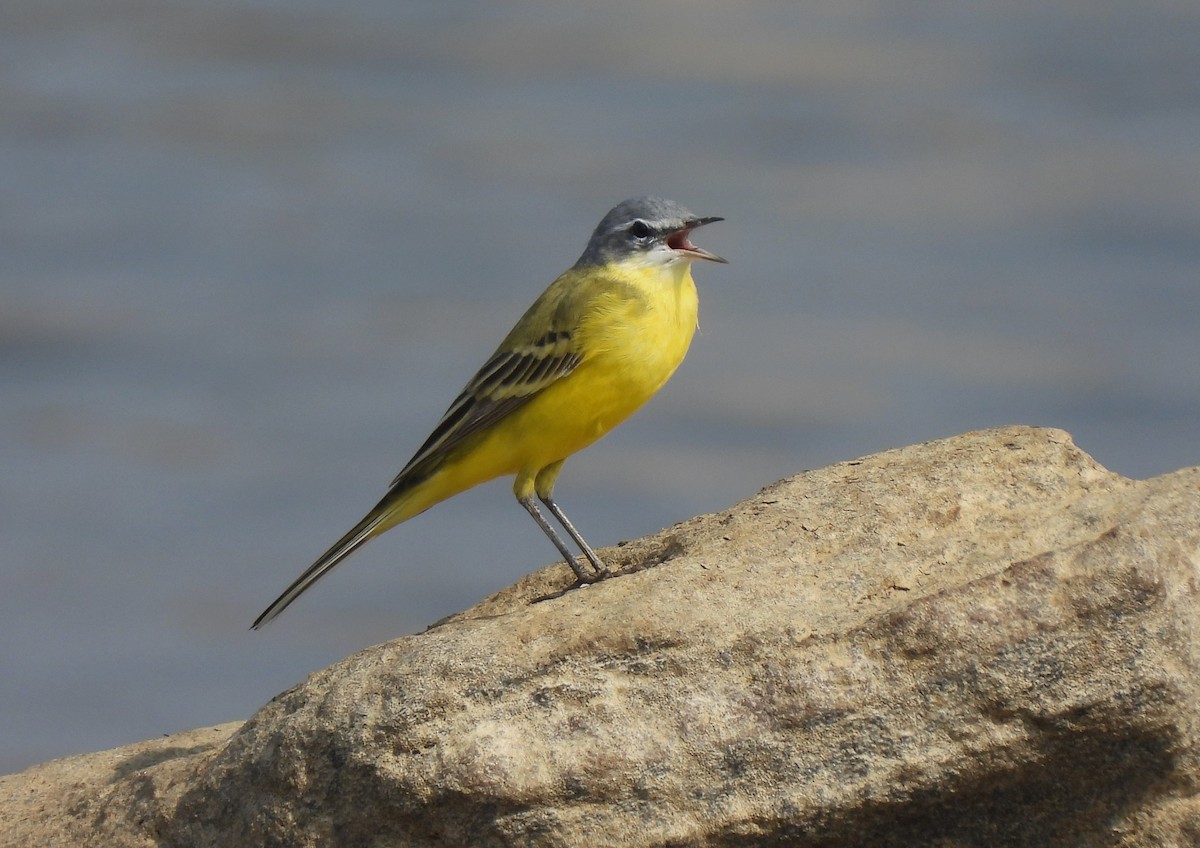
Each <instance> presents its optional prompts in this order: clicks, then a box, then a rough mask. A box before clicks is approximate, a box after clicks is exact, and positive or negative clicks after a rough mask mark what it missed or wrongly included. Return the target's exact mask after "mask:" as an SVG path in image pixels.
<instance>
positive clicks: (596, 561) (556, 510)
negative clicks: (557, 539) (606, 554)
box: [539, 494, 612, 579]
mask: <svg viewBox="0 0 1200 848" xmlns="http://www.w3.org/2000/svg"><path fill="white" fill-rule="evenodd" d="M539 497H540V498H541V501H542V503H544V504H545V505H546V508H547V509H549V510H550V512H551V513H553V515H554V517H555V518H557V519H558V523H559V524H561V525H562V526H563V528H564V529H565V530H566V531H567V532H568V533H569V534H570V535H571V538H572V539H574V540H575V544H577V545H579V549H580V550H581V551H583V555H584V556H585V557H587V560H588V562H590V563H591V564H592V568H594V569H596V575H597V577H608V576H610V575H611V574H612V572H610V571H609V570H608V566H607V565H605V564H604V562H603V561H602V560H601V559H600V557H598V556H596V552H595V551H593V550H592V546H591V545H589V544H588V543H587V542H586V541H585V540H584V538H583V537H582V536H580V535H579V531H578V530H576V529H575V525H574V524H572V523H571V520H570V519H569V518H567V514H566V513H565V512H563V511H562V508H561V507H560V506H559V505H558V504H556V503H555V502H554V498H553V497H551V496H550V495H549V494H545V495H540V496H539ZM580 579H582V577H581V578H580ZM593 579H594V578H593Z"/></svg>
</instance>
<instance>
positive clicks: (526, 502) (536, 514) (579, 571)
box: [517, 498, 596, 583]
mask: <svg viewBox="0 0 1200 848" xmlns="http://www.w3.org/2000/svg"><path fill="white" fill-rule="evenodd" d="M517 503H519V504H520V505H521V506H523V507H525V510H526V511H527V512H528V513H529V514H530V515H532V516H533V520H534V521H536V522H537V525H538V527H541V528H542V532H543V533H545V534H546V535H547V536H548V537H550V541H551V542H553V543H554V547H556V548H558V552H559V553H560V554H562V558H563V561H565V562H566V564H567V565H569V566H571V570H572V571H574V572H575V576H576V577H578V578H579V582H581V583H591V582H593V581H595V579H596V577H595V575H592V574H588V573H587V572H585V571H584V570H583V566H581V565H580V564H579V563H577V562H576V561H575V557H574V556H572V555H571V552H570V551H569V550H568V549H567V544H566V542H564V541H563V540H562V539H560V538H559V536H558V534H557V533H555V532H554V528H553V527H551V526H550V522H549V521H547V520H546V517H545V516H544V515H542V512H541V510H539V509H538V508H537V504H535V503H534V502H533V498H517ZM551 508H552V509H555V510H557V507H551ZM555 514H556V515H558V512H556V513H555ZM559 520H560V521H561V520H562V519H559ZM564 526H565V527H567V529H568V531H569V532H570V533H571V536H572V538H574V539H575V540H576V541H579V538H578V536H576V534H575V532H574V530H572V529H571V527H570V525H564ZM592 556H595V554H592Z"/></svg>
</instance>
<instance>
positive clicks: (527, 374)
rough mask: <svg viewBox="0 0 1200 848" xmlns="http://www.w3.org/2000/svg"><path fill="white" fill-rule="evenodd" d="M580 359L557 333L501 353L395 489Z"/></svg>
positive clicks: (568, 340)
mask: <svg viewBox="0 0 1200 848" xmlns="http://www.w3.org/2000/svg"><path fill="white" fill-rule="evenodd" d="M581 361H582V356H581V355H580V354H579V353H578V352H577V351H576V350H575V349H574V346H573V344H572V339H571V333H570V332H566V331H563V330H556V331H552V332H550V333H547V334H546V335H545V336H543V337H542V338H540V339H538V340H537V341H536V342H534V343H533V344H529V345H522V346H520V347H517V348H514V349H509V350H505V349H501V350H498V351H496V353H495V354H493V355H492V357H491V359H489V360H488V361H487V362H486V363H485V364H484V366H483V367H482V368H480V369H479V372H478V373H477V374H476V375H475V376H474V377H472V378H471V381H470V382H469V383H467V386H466V388H464V389H463V390H462V393H461V394H459V396H458V397H457V398H455V400H454V403H452V404H450V408H449V409H447V410H446V413H445V414H444V415H443V416H442V420H441V421H439V422H438V425H437V426H436V427H434V428H433V432H432V433H431V434H430V435H429V438H428V439H426V440H425V444H423V445H421V447H420V449H419V450H417V452H416V454H414V455H413V458H412V459H410V460H409V461H408V464H407V465H405V466H404V468H403V469H402V470H401V471H400V473H399V474H397V475H396V479H395V480H393V481H392V485H393V486H395V485H396V484H397V483H399V482H400V481H401V480H402V479H404V477H405V476H407V475H409V474H411V473H413V472H414V471H416V469H418V468H419V467H421V466H425V465H428V464H431V463H434V462H436V461H437V460H438V459H440V458H441V457H443V456H445V455H446V454H447V453H448V452H449V451H450V450H451V449H452V448H453V447H454V446H455V445H457V444H459V443H460V442H461V441H462V440H463V439H465V438H467V437H468V436H471V435H473V434H475V433H478V432H480V431H481V430H483V429H485V428H487V427H488V426H490V425H491V424H494V423H495V422H497V421H499V420H500V419H502V418H504V417H505V416H506V415H510V414H512V412H513V411H514V410H516V409H518V408H519V407H521V406H522V405H524V404H525V403H527V402H528V401H529V400H530V399H531V398H533V397H534V396H535V395H536V394H537V393H538V392H540V391H542V390H543V389H545V388H546V387H547V386H549V385H550V384H552V383H554V382H555V381H557V380H560V379H562V378H563V377H565V376H566V375H568V374H570V373H571V372H572V371H574V370H575V368H576V367H578V365H579V363H580V362H581Z"/></svg>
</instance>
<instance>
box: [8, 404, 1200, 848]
mask: <svg viewBox="0 0 1200 848" xmlns="http://www.w3.org/2000/svg"><path fill="white" fill-rule="evenodd" d="M604 554H605V555H606V557H607V559H608V561H609V563H610V564H611V565H612V566H614V567H617V568H619V569H621V570H622V571H624V572H627V573H625V574H623V575H622V576H620V577H619V578H616V579H613V580H609V581H606V582H604V583H600V584H597V585H595V586H591V587H588V588H585V589H581V590H577V591H570V592H565V593H564V592H563V591H562V590H563V589H564V588H565V587H566V586H567V585H568V584H569V581H570V574H569V573H568V571H567V569H566V566H562V565H560V566H554V567H551V568H547V569H545V570H542V571H539V572H537V573H535V574H532V575H530V576H529V577H528V578H526V579H524V580H522V581H521V582H520V583H518V584H517V585H515V586H513V587H511V588H510V589H508V590H506V591H504V592H501V593H500V594H498V595H496V596H494V597H492V598H489V599H488V600H486V601H484V602H483V603H481V604H479V605H478V606H476V607H474V608H472V609H470V610H467V611H466V612H463V613H461V614H459V615H457V616H453V617H451V618H449V619H447V620H445V621H442V622H439V623H438V624H437V625H435V626H433V627H432V628H430V629H429V630H428V631H427V632H425V633H422V634H420V635H417V636H410V637H406V638H403V639H398V640H396V641H394V642H390V643H387V644H384V645H379V646H376V647H373V648H369V649H367V650H365V651H363V652H361V653H359V654H357V655H355V656H352V657H350V658H348V659H346V660H344V661H343V662H340V663H338V664H337V665H334V666H332V667H330V668H328V669H325V670H323V671H320V672H318V673H316V674H314V675H312V676H311V677H310V678H309V679H308V680H307V681H305V682H304V683H303V684H301V685H300V686H298V687H296V688H295V689H292V690H290V691H288V692H285V693H283V694H281V695H280V696H278V697H277V698H275V699H274V700H273V701H271V702H270V703H269V704H267V705H266V706H264V707H263V708H262V709H261V710H259V711H258V713H257V714H256V715H255V716H254V717H252V718H251V719H250V720H249V721H248V722H246V723H245V724H243V725H241V726H240V727H239V726H238V725H227V726H223V727H219V728H213V729H210V730H202V731H194V732H192V733H190V734H182V735H180V736H176V737H170V738H167V739H163V740H159V741H155V742H147V743H142V744H141V745H135V746H131V747H128V748H122V749H118V750H116V751H110V752H104V753H100V754H92V755H89V756H85V757H77V758H72V759H68V760H60V761H56V762H53V763H48V764H46V765H43V766H38V767H36V768H34V769H30V770H29V771H26V772H24V773H22V774H19V775H13V776H9V777H6V778H0V844H3V845H14V846H15V845H21V846H24V845H97V846H99V845H103V846H161V847H162V848H166V846H179V848H183V846H189V848H190V846H222V848H240V846H285V845H286V846H318V845H320V846H359V845H364V846H366V845H370V846H380V848H382V846H408V845H439V846H459V845H462V846H468V845H469V846H493V845H495V846H501V845H514V846H516V845H521V846H590V845H596V846H605V845H623V846H668V845H672V846H683V845H702V846H758V845H795V846H843V845H845V846H852V845H880V846H890V845H896V846H900V845H906V846H907V845H922V846H924V845H937V846H946V848H949V846H955V848H960V846H985V845H986V846H1001V845H1022V846H1023V845H1028V846H1059V845H1061V846H1068V845H1069V846H1110V845H1111V846H1173V845H1196V844H1200V802H1198V801H1197V781H1198V779H1200V763H1198V761H1197V760H1198V756H1200V699H1198V698H1197V695H1198V692H1197V689H1198V685H1200V676H1198V669H1197V665H1198V658H1200V653H1198V648H1200V626H1198V625H1200V610H1198V607H1197V598H1196V583H1197V574H1198V567H1200V469H1188V470H1183V471H1178V472H1175V473H1173V474H1168V475H1164V476H1162V477H1158V478H1155V479H1153V480H1148V481H1134V480H1128V479H1125V478H1122V477H1119V476H1117V475H1115V474H1112V473H1110V472H1108V471H1106V470H1105V469H1103V468H1102V467H1100V466H1099V465H1097V464H1096V463H1095V462H1094V461H1093V460H1092V459H1091V458H1090V457H1089V456H1087V455H1086V454H1084V453H1083V452H1081V451H1080V450H1078V449H1077V448H1076V447H1075V446H1074V445H1073V444H1072V443H1071V441H1070V438H1069V436H1068V435H1067V434H1066V433H1063V432H1061V431H1056V430H1045V429H1033V428H1026V427H1008V428H1003V429H997V430H990V431H985V432H978V433H968V434H965V435H963V436H958V437H955V438H951V439H945V440H941V441H937V442H931V443H928V444H924V445H917V446H914V447H909V448H904V449H901V450H896V451H889V452H886V453H882V454H878V455H875V456H870V457H866V458H864V459H861V460H857V461H854V462H846V463H842V464H839V465H834V466H830V467H828V468H824V469H821V470H818V471H812V472H805V473H803V474H799V475H797V476H795V477H792V478H790V479H788V480H785V481H783V482H780V483H778V484H776V485H774V486H771V487H769V488H768V489H766V490H764V491H763V492H761V493H760V494H759V495H758V496H756V497H754V498H751V499H750V500H747V501H745V502H743V503H741V504H738V505H736V506H735V507H733V508H732V509H730V510H729V511H727V512H724V513H720V514H717V515H709V516H701V517H698V518H695V519H693V520H691V521H687V522H684V523H682V524H680V525H677V526H675V527H673V528H670V529H669V530H666V531H664V532H662V533H660V534H658V535H656V536H652V537H647V538H644V539H640V540H638V541H636V542H632V543H629V544H626V545H623V546H620V547H618V548H614V549H611V550H608V551H606V552H604Z"/></svg>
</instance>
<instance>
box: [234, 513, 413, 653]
mask: <svg viewBox="0 0 1200 848" xmlns="http://www.w3.org/2000/svg"><path fill="white" fill-rule="evenodd" d="M396 507H397V504H396V501H395V499H394V497H392V495H391V494H389V496H388V497H386V498H384V499H383V500H382V501H380V502H379V504H378V505H376V507H375V508H374V509H373V510H371V511H370V512H368V513H367V515H366V517H365V518H364V519H363V520H362V521H360V522H358V524H356V525H354V529H352V530H351V531H350V532H349V533H347V534H346V535H345V536H343V537H342V538H340V539H338V540H337V541H336V542H335V543H334V545H333V547H331V548H330V549H329V550H327V551H326V552H325V553H323V554H321V556H320V558H319V559H317V561H316V562H314V563H313V564H312V565H310V566H309V567H308V569H307V570H306V571H305V572H304V573H303V574H301V575H300V576H299V577H297V578H296V580H295V582H294V583H292V585H291V586H288V587H287V589H286V590H284V593H283V594H282V595H280V596H279V597H278V598H276V599H275V600H274V601H273V602H272V603H271V605H270V606H269V607H267V608H266V609H265V610H263V611H262V615H260V616H259V617H258V618H256V619H254V623H253V624H252V625H250V629H251V630H258V629H259V628H260V627H262V626H263V625H264V624H266V623H267V622H268V621H270V620H271V619H273V618H274V617H275V616H277V615H279V614H280V613H281V612H283V611H284V610H285V609H287V608H288V606H289V605H290V604H291V603H292V601H294V600H296V598H298V597H300V596H301V595H303V594H304V593H305V591H307V590H308V588H309V587H310V586H312V584H314V583H316V582H317V581H318V580H320V579H321V578H322V577H324V576H325V575H326V574H327V573H329V572H330V571H331V570H332V569H333V567H334V566H335V565H337V564H338V563H340V562H341V561H342V560H344V559H345V558H346V557H348V556H350V554H352V553H354V552H355V551H356V550H358V549H359V548H361V547H362V546H363V545H365V544H366V543H367V542H369V541H371V540H372V539H373V538H375V537H376V536H378V535H379V534H380V533H382V532H383V531H384V530H386V529H388V528H390V527H393V526H395V525H396V524H398V523H399V521H397V520H395V519H396V513H397V512H398V511H399V510H397V508H396ZM408 517H411V516H405V518H408ZM400 520H403V519H400Z"/></svg>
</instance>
